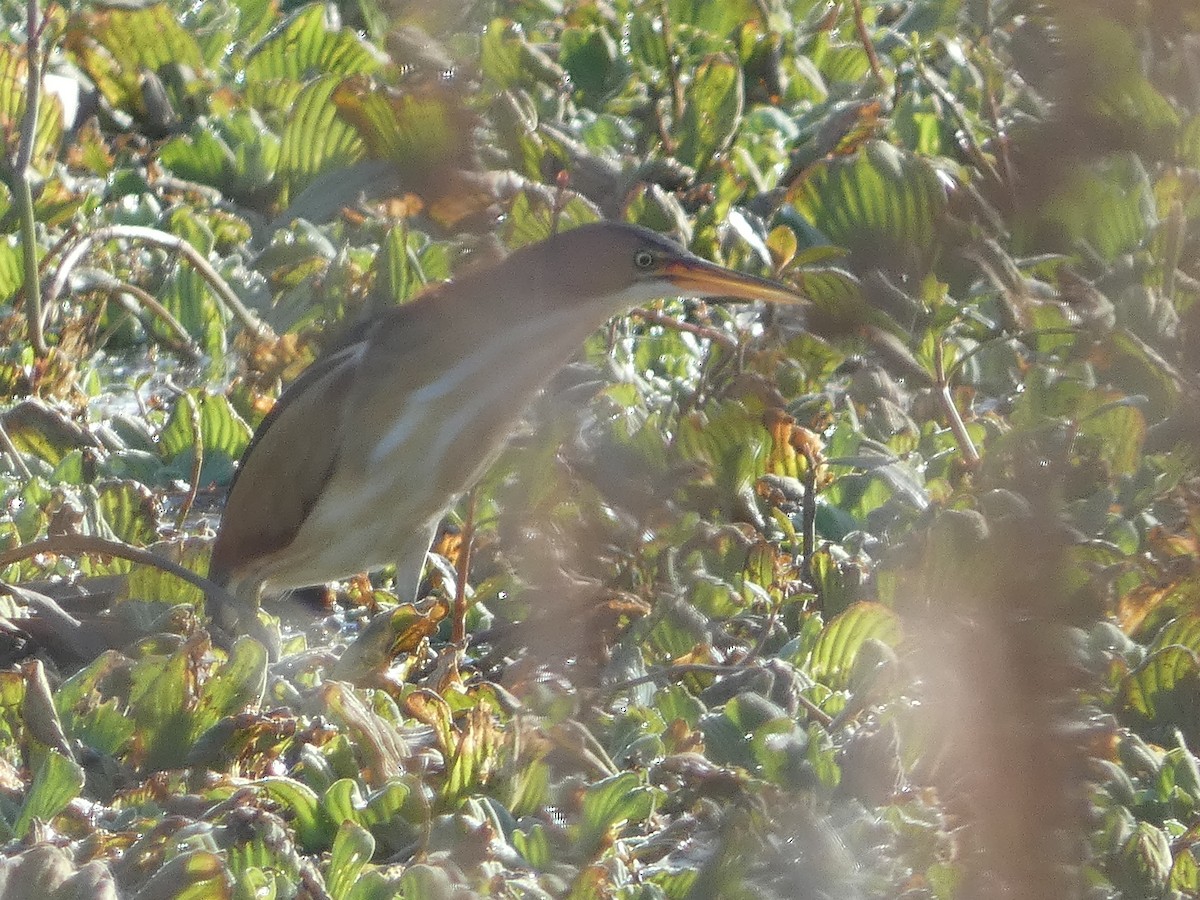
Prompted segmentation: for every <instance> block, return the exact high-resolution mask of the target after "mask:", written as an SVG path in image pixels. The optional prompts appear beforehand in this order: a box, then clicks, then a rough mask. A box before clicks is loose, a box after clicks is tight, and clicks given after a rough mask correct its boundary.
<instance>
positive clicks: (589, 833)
mask: <svg viewBox="0 0 1200 900" xmlns="http://www.w3.org/2000/svg"><path fill="white" fill-rule="evenodd" d="M653 811H654V794H653V793H652V792H651V791H650V789H649V788H647V787H645V786H643V785H642V783H641V779H640V778H639V777H638V776H637V775H636V774H635V773H633V772H622V773H621V774H619V775H613V776H612V777H610V778H605V779H603V780H602V781H598V782H596V783H595V784H593V785H591V786H589V787H588V789H587V790H586V791H585V793H584V795H583V803H582V806H581V809H580V814H581V816H582V822H581V823H580V831H579V836H578V841H577V843H578V846H579V847H580V848H581V849H582V850H583V852H584V854H585V856H586V857H587V858H591V857H592V855H593V854H595V853H596V851H597V850H598V849H599V848H600V846H601V843H602V842H603V841H604V839H605V837H606V836H607V835H608V834H609V832H610V831H612V830H614V829H616V828H619V827H620V826H622V825H624V824H625V823H626V822H641V821H642V820H644V819H645V818H646V817H647V816H649V815H650V813H652V812H653Z"/></svg>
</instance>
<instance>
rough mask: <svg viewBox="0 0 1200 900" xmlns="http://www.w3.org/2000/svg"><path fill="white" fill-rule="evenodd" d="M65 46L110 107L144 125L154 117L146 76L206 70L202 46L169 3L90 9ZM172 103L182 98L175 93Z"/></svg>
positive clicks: (74, 22)
mask: <svg viewBox="0 0 1200 900" xmlns="http://www.w3.org/2000/svg"><path fill="white" fill-rule="evenodd" d="M64 43H65V44H66V47H67V48H68V49H69V50H70V51H71V53H72V54H73V55H74V56H75V58H76V59H77V60H78V61H79V63H80V66H81V68H83V70H84V71H85V72H87V74H88V77H89V78H91V79H92V81H93V82H95V84H96V87H97V88H99V90H100V93H102V94H103V95H104V98H105V99H106V100H107V101H108V102H109V103H111V104H112V105H113V106H114V107H116V108H118V109H123V110H126V111H128V112H131V113H133V114H134V115H136V116H138V118H141V119H145V118H147V117H150V118H151V119H153V117H154V114H153V112H152V110H151V109H150V108H149V107H148V105H147V101H146V96H145V94H144V92H143V85H144V83H145V76H146V73H147V72H149V73H153V74H155V75H158V73H160V72H163V73H167V72H168V71H169V70H173V71H179V70H181V69H184V68H186V69H190V70H193V71H203V69H204V68H205V64H204V55H203V53H202V52H201V50H200V45H199V44H198V43H196V40H195V39H194V38H193V37H192V35H191V34H190V33H188V31H187V30H186V29H185V28H184V27H183V26H182V25H181V24H180V22H179V17H178V16H177V15H176V14H175V11H174V10H173V9H172V8H171V7H170V6H169V5H168V4H166V3H156V4H154V5H152V6H145V7H142V8H140V9H138V8H126V7H118V6H105V7H99V8H97V7H88V8H86V10H85V11H83V12H80V13H77V14H76V15H74V16H72V18H71V21H70V23H69V24H68V26H67V33H66V37H65V41H64ZM171 80H172V79H171V78H170V77H168V78H167V81H171ZM169 93H170V92H169ZM170 99H171V100H172V101H173V104H175V105H177V104H178V103H179V101H180V100H181V99H183V98H182V97H181V95H180V94H179V92H178V91H176V92H175V96H172V97H171V98H170Z"/></svg>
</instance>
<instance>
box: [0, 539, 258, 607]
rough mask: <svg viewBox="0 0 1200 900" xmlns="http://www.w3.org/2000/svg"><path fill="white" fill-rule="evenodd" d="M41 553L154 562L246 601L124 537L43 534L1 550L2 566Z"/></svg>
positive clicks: (225, 598) (214, 593)
mask: <svg viewBox="0 0 1200 900" xmlns="http://www.w3.org/2000/svg"><path fill="white" fill-rule="evenodd" d="M39 553H56V554H80V553H95V554H97V555H100V556H115V557H117V558H118V559H127V560H129V561H130V562H135V563H138V564H140V565H143V566H153V567H154V568H156V569H158V570H160V571H163V572H166V573H167V574H169V575H174V576H175V577H176V578H179V579H181V580H183V581H186V582H187V583H188V584H190V585H191V586H192V587H195V588H199V589H200V590H201V591H203V592H204V593H205V595H207V596H209V597H211V598H213V599H214V600H217V601H219V602H221V603H228V604H230V605H231V606H233V607H235V608H236V607H237V606H239V605H244V604H239V601H238V600H237V598H236V597H234V596H233V594H231V593H229V591H227V590H225V588H223V587H221V586H220V585H218V584H215V583H213V582H211V581H209V580H208V579H207V578H205V577H204V576H202V575H197V574H196V573H195V572H193V571H192V570H191V569H188V568H185V567H184V566H181V565H179V563H175V562H171V560H169V559H163V558H162V557H161V556H158V555H157V554H154V553H151V552H150V551H149V550H145V549H143V548H141V547H134V546H133V545H131V544H125V543H122V542H121V541H110V540H108V539H107V538H102V537H96V536H95V535H91V534H59V535H55V536H54V537H48V538H43V539H42V540H40V541H34V542H33V543H31V544H22V545H21V546H20V547H13V548H11V549H9V550H5V551H4V552H2V553H0V569H2V568H4V567H5V566H11V565H12V564H13V563H18V562H21V561H22V560H25V559H29V558H30V557H31V556H37V555H38V554H39Z"/></svg>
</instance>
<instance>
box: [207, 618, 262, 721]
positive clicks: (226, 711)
mask: <svg viewBox="0 0 1200 900" xmlns="http://www.w3.org/2000/svg"><path fill="white" fill-rule="evenodd" d="M268 662H269V659H268V656H267V650H266V648H265V647H263V645H262V644H260V643H259V642H258V641H256V640H254V639H252V638H248V637H243V638H239V639H238V641H237V642H236V643H235V644H234V645H233V649H232V650H231V651H230V653H229V658H228V659H227V660H226V661H225V663H224V664H223V665H219V666H217V668H216V670H215V671H214V672H213V673H212V674H211V675H210V676H209V677H208V679H207V680H206V681H205V682H204V684H203V685H202V686H201V688H200V696H199V697H198V698H197V703H196V713H195V715H196V721H195V724H194V725H193V729H194V730H195V731H199V730H201V729H204V728H208V727H210V726H211V725H213V724H215V723H216V721H217V720H218V719H220V718H221V717H223V716H231V715H234V714H235V713H240V712H245V711H246V710H247V709H253V708H257V707H258V705H259V704H260V703H261V702H262V699H263V693H264V691H265V690H266V686H267V663H268Z"/></svg>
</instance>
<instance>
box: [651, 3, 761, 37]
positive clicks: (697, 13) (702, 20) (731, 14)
mask: <svg viewBox="0 0 1200 900" xmlns="http://www.w3.org/2000/svg"><path fill="white" fill-rule="evenodd" d="M761 9H762V8H761V7H760V6H759V5H758V4H757V3H754V2H753V0H722V2H720V3H714V2H712V0H669V2H668V3H667V17H668V21H670V22H671V23H672V24H674V25H692V26H694V27H695V28H697V29H699V30H700V31H706V32H708V33H709V34H712V35H715V36H717V37H722V38H725V37H728V36H729V35H730V34H731V33H732V32H733V30H734V29H735V28H737V27H738V26H739V25H741V24H742V23H743V22H761V20H762V13H761Z"/></svg>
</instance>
